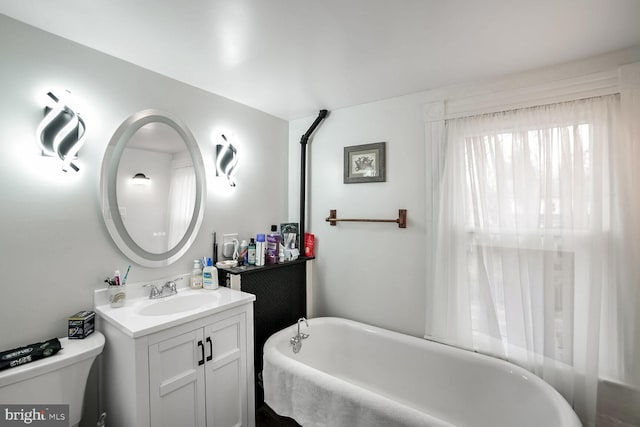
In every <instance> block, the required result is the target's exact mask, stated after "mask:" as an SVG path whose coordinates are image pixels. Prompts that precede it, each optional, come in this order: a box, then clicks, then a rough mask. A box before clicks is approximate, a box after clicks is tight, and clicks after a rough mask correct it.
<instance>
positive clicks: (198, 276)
mask: <svg viewBox="0 0 640 427" xmlns="http://www.w3.org/2000/svg"><path fill="white" fill-rule="evenodd" d="M200 265H201V264H200V260H199V259H194V260H193V270H191V277H190V278H189V287H190V288H191V289H200V288H202V269H201V268H200Z"/></svg>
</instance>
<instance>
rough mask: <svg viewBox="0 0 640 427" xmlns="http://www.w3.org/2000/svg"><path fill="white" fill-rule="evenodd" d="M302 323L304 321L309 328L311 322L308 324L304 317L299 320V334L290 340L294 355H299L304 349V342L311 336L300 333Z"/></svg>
mask: <svg viewBox="0 0 640 427" xmlns="http://www.w3.org/2000/svg"><path fill="white" fill-rule="evenodd" d="M302 321H304V323H305V325H307V328H308V327H309V322H307V319H305V318H304V317H301V318H299V319H298V333H297V334H296V336H295V337H291V338H290V339H289V343H290V344H291V347H293V352H294V353H298V352H299V351H300V349H301V348H302V340H304V339H307V338H309V334H305V333H302V332H300V323H302Z"/></svg>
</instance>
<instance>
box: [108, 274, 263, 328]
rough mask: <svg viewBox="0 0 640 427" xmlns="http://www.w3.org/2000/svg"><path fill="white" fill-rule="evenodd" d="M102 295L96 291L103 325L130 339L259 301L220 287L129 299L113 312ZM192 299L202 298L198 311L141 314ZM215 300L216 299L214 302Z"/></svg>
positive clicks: (239, 292) (113, 309) (248, 295)
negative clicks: (159, 305) (167, 303)
mask: <svg viewBox="0 0 640 427" xmlns="http://www.w3.org/2000/svg"><path fill="white" fill-rule="evenodd" d="M127 286H129V285H127ZM103 292H106V290H104V291H103V290H98V291H96V298H95V301H96V304H97V305H96V306H95V311H96V314H97V315H98V316H99V318H100V319H101V321H106V322H109V323H110V324H112V325H113V326H115V327H116V328H118V329H119V330H120V331H121V332H123V333H124V334H126V335H128V336H129V337H131V338H138V337H142V336H145V335H148V334H152V333H154V332H158V331H161V330H164V329H167V328H171V327H173V326H178V325H182V324H184V323H187V322H190V321H193V320H196V319H199V318H202V317H206V316H210V315H212V314H216V313H219V312H221V311H224V310H227V309H230V308H233V307H238V306H240V305H243V304H247V303H250V302H252V301H255V299H256V297H255V295H253V294H248V293H246V292H241V291H236V290H233V289H230V288H226V287H224V286H220V287H219V288H218V289H215V290H208V289H190V288H179V289H178V293H177V294H176V295H172V296H169V297H165V298H157V299H149V298H148V297H146V296H139V297H137V298H128V297H127V301H126V303H125V305H124V306H123V307H119V308H112V307H111V306H110V305H109V303H104V295H103V294H102V293H103ZM190 295H202V299H203V304H202V305H201V306H199V307H197V308H194V309H191V310H187V311H182V312H179V313H172V314H162V315H155V316H149V315H143V314H141V313H140V310H142V309H144V308H145V307H148V306H150V305H152V304H155V303H159V302H163V301H170V300H171V299H172V298H173V299H175V298H180V297H183V296H190ZM212 296H216V297H215V298H212Z"/></svg>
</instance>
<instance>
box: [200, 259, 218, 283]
mask: <svg viewBox="0 0 640 427" xmlns="http://www.w3.org/2000/svg"><path fill="white" fill-rule="evenodd" d="M202 280H203V286H204V288H205V289H218V269H217V268H215V267H214V266H213V260H212V259H211V258H207V266H206V267H205V268H204V269H203V270H202Z"/></svg>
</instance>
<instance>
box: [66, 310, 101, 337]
mask: <svg viewBox="0 0 640 427" xmlns="http://www.w3.org/2000/svg"><path fill="white" fill-rule="evenodd" d="M95 329H96V314H95V313H94V312H93V311H80V312H78V313H76V314H74V315H73V316H71V317H69V333H68V334H67V336H68V337H69V339H79V340H81V339H83V338H86V337H88V336H89V335H91V334H92V333H93V331H94V330H95Z"/></svg>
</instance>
